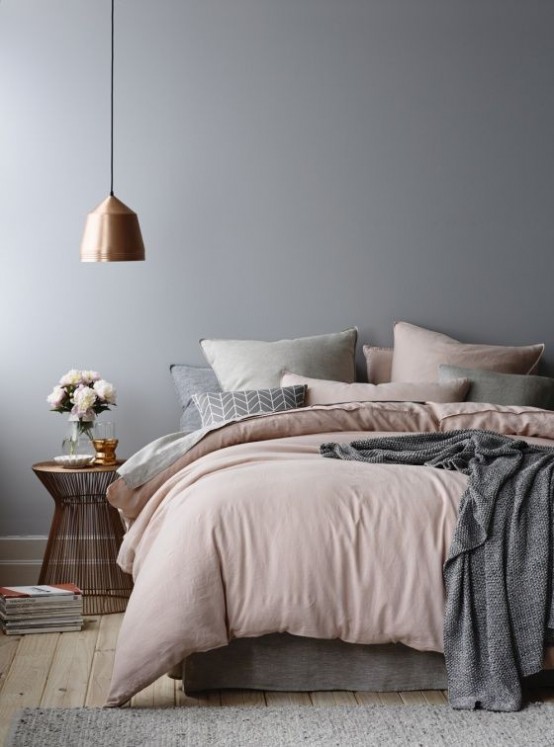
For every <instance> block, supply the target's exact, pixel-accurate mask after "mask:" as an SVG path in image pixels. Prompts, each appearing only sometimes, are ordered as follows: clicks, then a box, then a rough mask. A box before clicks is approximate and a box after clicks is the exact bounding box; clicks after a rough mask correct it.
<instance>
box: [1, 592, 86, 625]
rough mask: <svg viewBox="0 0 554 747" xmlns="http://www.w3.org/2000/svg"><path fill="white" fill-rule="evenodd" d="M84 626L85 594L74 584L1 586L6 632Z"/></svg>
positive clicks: (2, 611) (3, 620)
mask: <svg viewBox="0 0 554 747" xmlns="http://www.w3.org/2000/svg"><path fill="white" fill-rule="evenodd" d="M82 626H83V595H82V592H81V590H80V589H79V588H78V587H77V586H75V584H56V585H54V586H0V627H1V628H2V630H3V631H4V633H5V634H6V635H22V634H23V633H65V632H67V631H70V630H81V628H82Z"/></svg>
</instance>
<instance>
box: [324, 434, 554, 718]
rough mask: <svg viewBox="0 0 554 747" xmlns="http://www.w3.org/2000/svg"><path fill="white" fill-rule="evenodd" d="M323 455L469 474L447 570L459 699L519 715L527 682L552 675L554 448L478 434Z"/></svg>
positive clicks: (459, 704) (447, 647)
mask: <svg viewBox="0 0 554 747" xmlns="http://www.w3.org/2000/svg"><path fill="white" fill-rule="evenodd" d="M321 453H322V454H323V456H326V457H333V458H335V459H356V460H359V461H363V462H378V463H391V464H413V465H418V464H420V465H425V466H430V467H440V468H443V469H449V470H458V471H459V472H462V473H464V474H467V475H468V476H469V482H468V486H467V489H466V491H465V492H464V494H463V496H462V498H461V501H460V508H459V515H458V523H457V525H456V529H455V531H454V536H453V538H452V543H451V546H450V552H449V556H448V558H447V561H446V563H445V566H444V579H445V585H446V593H447V599H446V609H445V621H444V654H445V659H446V667H447V672H448V686H449V699H450V703H451V705H452V706H453V707H454V708H475V707H477V706H480V707H481V708H485V709H487V710H493V711H515V710H518V709H519V708H520V707H521V700H522V694H521V678H522V677H525V676H527V675H530V674H534V673H535V672H538V671H540V670H541V669H542V662H543V652H544V646H545V642H546V640H547V638H548V636H549V634H551V632H552V629H553V628H554V610H553V603H552V580H553V573H552V566H553V541H552V526H553V525H552V519H553V511H552V500H553V493H552V489H553V487H554V482H553V474H554V449H550V448H544V447H538V446H531V445H529V444H527V443H526V442H525V441H519V440H518V441H516V440H514V439H511V438H507V437H505V436H500V435H498V434H496V433H490V432H487V431H477V430H474V431H453V432H450V433H445V434H443V433H430V434H421V435H419V434H417V435H413V436H399V437H391V438H386V437H385V438H375V439H368V440H363V441H362V440H360V441H353V442H352V443H351V444H336V443H329V444H323V445H322V446H321ZM416 499H417V496H414V500H416Z"/></svg>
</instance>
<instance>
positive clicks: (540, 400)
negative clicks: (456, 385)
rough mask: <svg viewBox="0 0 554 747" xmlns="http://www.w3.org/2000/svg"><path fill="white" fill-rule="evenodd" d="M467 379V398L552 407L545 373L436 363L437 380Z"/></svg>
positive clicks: (553, 391)
mask: <svg viewBox="0 0 554 747" xmlns="http://www.w3.org/2000/svg"><path fill="white" fill-rule="evenodd" d="M459 378H464V379H468V380H469V382H470V387H469V392H468V394H467V397H466V401H467V402H490V403H491V404H494V405H518V406H519V407H541V408H542V409H543V410H554V379H549V378H548V377H547V376H526V375H523V374H507V373H495V372H493V371H484V370H482V369H479V368H461V367H460V366H447V365H440V366H439V380H440V381H447V380H449V379H459Z"/></svg>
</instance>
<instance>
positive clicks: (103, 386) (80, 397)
mask: <svg viewBox="0 0 554 747" xmlns="http://www.w3.org/2000/svg"><path fill="white" fill-rule="evenodd" d="M115 400H116V391H115V389H114V387H113V385H112V384H110V383H109V382H108V381H106V380H105V379H103V378H102V377H101V376H100V374H99V373H98V372H97V371H79V370H77V369H75V368H72V369H71V371H68V372H67V373H66V374H64V375H63V376H62V378H61V379H60V381H59V383H58V384H56V386H55V387H54V389H53V390H52V392H51V393H50V394H49V395H48V397H47V398H46V401H47V402H48V404H49V405H50V409H51V411H52V412H68V413H69V420H70V422H72V423H75V424H76V428H75V430H76V432H77V434H79V433H81V434H86V435H87V436H88V437H89V438H91V439H92V428H93V425H94V421H95V420H96V416H97V415H99V414H100V413H101V412H105V411H106V410H109V409H110V408H111V407H112V406H115Z"/></svg>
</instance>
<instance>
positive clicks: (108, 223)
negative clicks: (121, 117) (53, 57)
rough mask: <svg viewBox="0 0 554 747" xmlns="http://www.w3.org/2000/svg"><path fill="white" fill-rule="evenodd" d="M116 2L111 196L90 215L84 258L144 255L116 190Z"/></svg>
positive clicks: (98, 259)
mask: <svg viewBox="0 0 554 747" xmlns="http://www.w3.org/2000/svg"><path fill="white" fill-rule="evenodd" d="M114 2H115V0H112V64H111V102H110V113H111V119H110V122H111V132H110V145H111V148H110V196H109V197H106V199H105V200H104V201H103V202H101V203H100V205H98V207H97V208H95V210H93V211H92V213H89V214H88V216H87V221H86V223H85V231H84V233H83V240H82V241H81V262H130V261H134V260H143V259H144V244H143V241H142V235H141V232H140V226H139V221H138V216H137V214H136V213H135V212H134V211H133V210H131V208H129V207H127V205H125V204H124V203H123V202H121V200H118V199H117V197H115V195H114V193H113V99H114V96H113V90H114V85H113V79H114V76H113V72H114Z"/></svg>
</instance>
